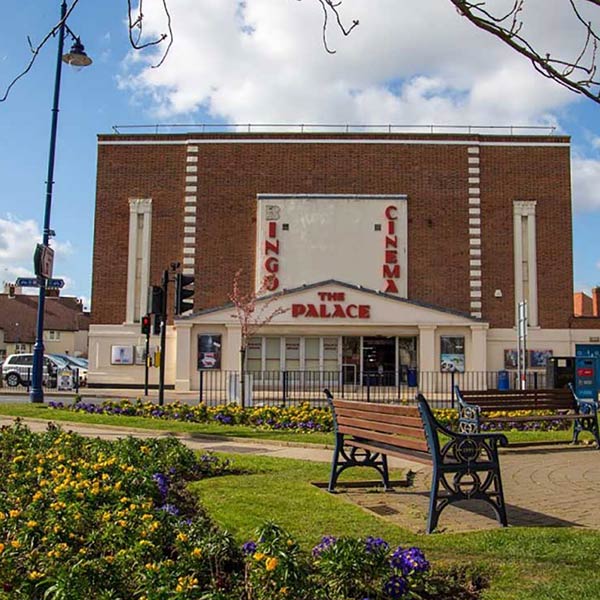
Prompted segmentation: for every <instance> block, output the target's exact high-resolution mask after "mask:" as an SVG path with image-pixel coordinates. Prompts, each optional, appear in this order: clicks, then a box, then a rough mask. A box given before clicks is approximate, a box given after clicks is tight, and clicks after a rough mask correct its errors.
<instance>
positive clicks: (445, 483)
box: [324, 390, 508, 533]
mask: <svg viewBox="0 0 600 600" xmlns="http://www.w3.org/2000/svg"><path fill="white" fill-rule="evenodd" d="M324 392H325V394H326V396H327V398H328V400H329V403H330V406H331V408H332V411H333V421H334V427H335V449H334V451H333V459H332V464H331V476H330V478H329V487H328V490H329V491H330V492H333V491H334V490H335V486H336V484H337V480H338V477H339V476H340V473H342V472H343V471H344V470H346V469H348V468H349V467H356V466H361V467H373V468H374V469H376V470H377V471H378V472H379V474H380V475H381V479H382V481H383V486H384V489H385V490H388V489H389V487H390V479H389V472H388V462H387V457H388V456H396V457H400V458H404V459H408V460H413V461H417V462H421V463H426V464H430V465H431V466H432V468H433V474H432V478H431V491H430V494H429V514H428V517H427V533H431V532H432V531H434V530H435V528H436V527H437V523H438V520H439V517H440V513H441V512H442V510H444V508H446V506H448V505H449V504H452V503H455V502H459V501H461V500H483V501H484V502H487V503H488V504H490V505H491V507H492V508H493V509H494V512H495V513H496V517H497V520H498V522H499V523H500V524H501V525H503V526H506V525H507V519H506V508H505V505H504V494H503V492H502V480H501V477H500V463H499V460H498V446H506V445H507V444H508V441H507V439H506V437H505V436H504V435H502V434H462V433H455V432H453V431H449V430H448V429H446V428H445V427H443V426H442V425H440V424H439V423H438V422H437V421H436V419H435V417H434V416H433V413H432V412H431V409H430V408H429V404H428V403H427V401H426V400H425V398H424V397H423V396H422V395H421V394H419V395H418V397H417V404H418V406H398V405H393V404H378V403H374V402H358V401H351V400H340V399H336V398H334V397H333V396H332V394H331V393H330V392H329V390H324ZM440 435H441V436H442V437H443V440H444V441H443V442H440V437H439V436H440Z"/></svg>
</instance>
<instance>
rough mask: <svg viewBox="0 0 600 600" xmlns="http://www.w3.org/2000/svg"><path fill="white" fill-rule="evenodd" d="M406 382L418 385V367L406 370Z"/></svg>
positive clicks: (410, 385)
mask: <svg viewBox="0 0 600 600" xmlns="http://www.w3.org/2000/svg"><path fill="white" fill-rule="evenodd" d="M406 382H407V383H408V387H417V370H416V369H408V370H407V371H406Z"/></svg>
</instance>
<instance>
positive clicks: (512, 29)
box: [450, 0, 600, 103]
mask: <svg viewBox="0 0 600 600" xmlns="http://www.w3.org/2000/svg"><path fill="white" fill-rule="evenodd" d="M563 1H568V2H569V4H570V6H571V10H572V12H573V14H574V15H575V17H576V18H577V20H578V21H579V23H580V24H581V26H582V43H581V49H580V50H579V52H578V53H577V55H576V56H575V57H573V58H564V57H555V56H552V55H551V54H550V53H549V52H545V51H542V50H539V49H537V48H535V47H534V46H533V45H532V44H531V43H530V42H529V41H528V40H527V39H525V37H524V36H523V34H522V33H521V32H522V27H523V21H522V13H523V9H524V7H525V2H526V0H515V2H514V4H513V6H512V8H511V9H510V11H509V12H508V13H506V14H502V15H494V14H493V13H491V12H490V11H489V10H488V9H487V4H488V3H487V1H486V0H482V1H479V2H473V1H471V0H450V2H452V4H454V6H455V7H456V9H457V11H458V12H459V13H460V14H461V15H462V16H464V17H466V18H467V19H468V20H469V21H470V22H471V23H473V24H474V25H475V26H476V27H478V28H479V29H482V30H484V31H487V32H488V33H491V34H492V35H494V36H496V37H497V38H499V39H500V40H502V41H503V42H504V43H505V44H506V45H508V46H510V47H511V48H512V49H513V50H515V51H516V52H518V53H519V54H521V55H523V56H525V57H527V58H528V59H529V60H531V62H532V64H533V66H534V68H535V69H536V70H537V71H538V72H539V73H541V74H542V75H543V76H544V77H547V78H548V79H552V80H554V81H556V82H558V83H559V84H561V85H562V86H564V87H566V88H567V89H569V90H571V91H573V92H575V93H577V94H583V95H584V96H587V97H588V98H590V99H591V100H593V101H594V102H597V103H600V79H598V78H597V65H596V59H597V53H598V42H599V41H600V37H599V36H598V34H597V33H596V31H595V30H594V24H593V22H592V21H587V20H586V19H584V18H583V16H582V14H581V11H580V10H579V8H578V7H577V5H576V4H575V1H574V0H563ZM582 2H586V3H588V4H591V5H593V6H595V7H600V0H582Z"/></svg>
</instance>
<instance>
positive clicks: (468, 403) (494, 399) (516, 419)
mask: <svg viewBox="0 0 600 600" xmlns="http://www.w3.org/2000/svg"><path fill="white" fill-rule="evenodd" d="M454 389H455V393H456V398H457V399H458V423H459V425H458V428H459V431H460V432H461V433H478V432H480V431H481V429H482V425H484V424H493V423H534V422H544V421H570V422H572V423H573V443H576V442H577V439H578V437H579V434H580V433H581V432H582V431H589V432H590V433H591V434H592V435H593V436H594V438H595V440H596V444H597V445H598V448H599V449H600V436H599V432H598V403H597V402H596V401H595V400H591V399H581V398H578V397H577V395H576V394H575V391H574V390H573V388H572V387H571V385H569V387H568V388H557V389H539V390H469V391H465V390H461V389H460V388H459V387H458V386H455V388H454ZM519 411H526V412H528V413H529V414H525V415H514V416H507V415H505V414H500V413H505V412H519Z"/></svg>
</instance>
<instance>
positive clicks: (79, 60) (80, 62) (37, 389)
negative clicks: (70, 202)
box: [29, 0, 92, 402]
mask: <svg viewBox="0 0 600 600" xmlns="http://www.w3.org/2000/svg"><path fill="white" fill-rule="evenodd" d="M66 16H67V2H66V0H63V2H62V4H61V7H60V26H59V29H58V54H57V58H56V75H55V77H54V101H53V104H52V124H51V127H50V152H49V154H48V178H47V179H46V207H45V210H44V229H43V232H42V246H43V247H44V248H47V247H48V246H49V242H50V236H51V235H53V234H54V233H53V232H52V230H51V229H50V211H51V208H52V186H53V184H54V157H55V153H56V131H57V127H58V104H59V99H60V77H61V73H62V63H63V62H66V63H67V64H70V65H72V66H74V67H87V66H88V65H90V64H91V63H92V59H91V58H89V56H87V55H86V53H85V50H84V47H83V45H82V44H81V41H80V40H79V37H77V36H76V35H75V34H74V33H73V32H72V31H71V30H70V29H69V27H68V26H67V24H66V22H65V21H66ZM65 32H66V33H68V34H69V35H70V36H71V37H72V38H73V46H72V47H71V51H70V52H69V53H67V54H64V55H63V52H64V43H65ZM36 270H37V266H36ZM36 275H37V276H38V283H39V289H40V292H39V296H38V307H37V322H36V338H35V345H34V346H33V369H32V376H31V392H30V395H29V398H30V400H31V402H43V401H44V390H43V388H42V373H43V366H44V308H45V304H46V278H47V277H49V276H51V274H48V273H39V272H38V273H36Z"/></svg>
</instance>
